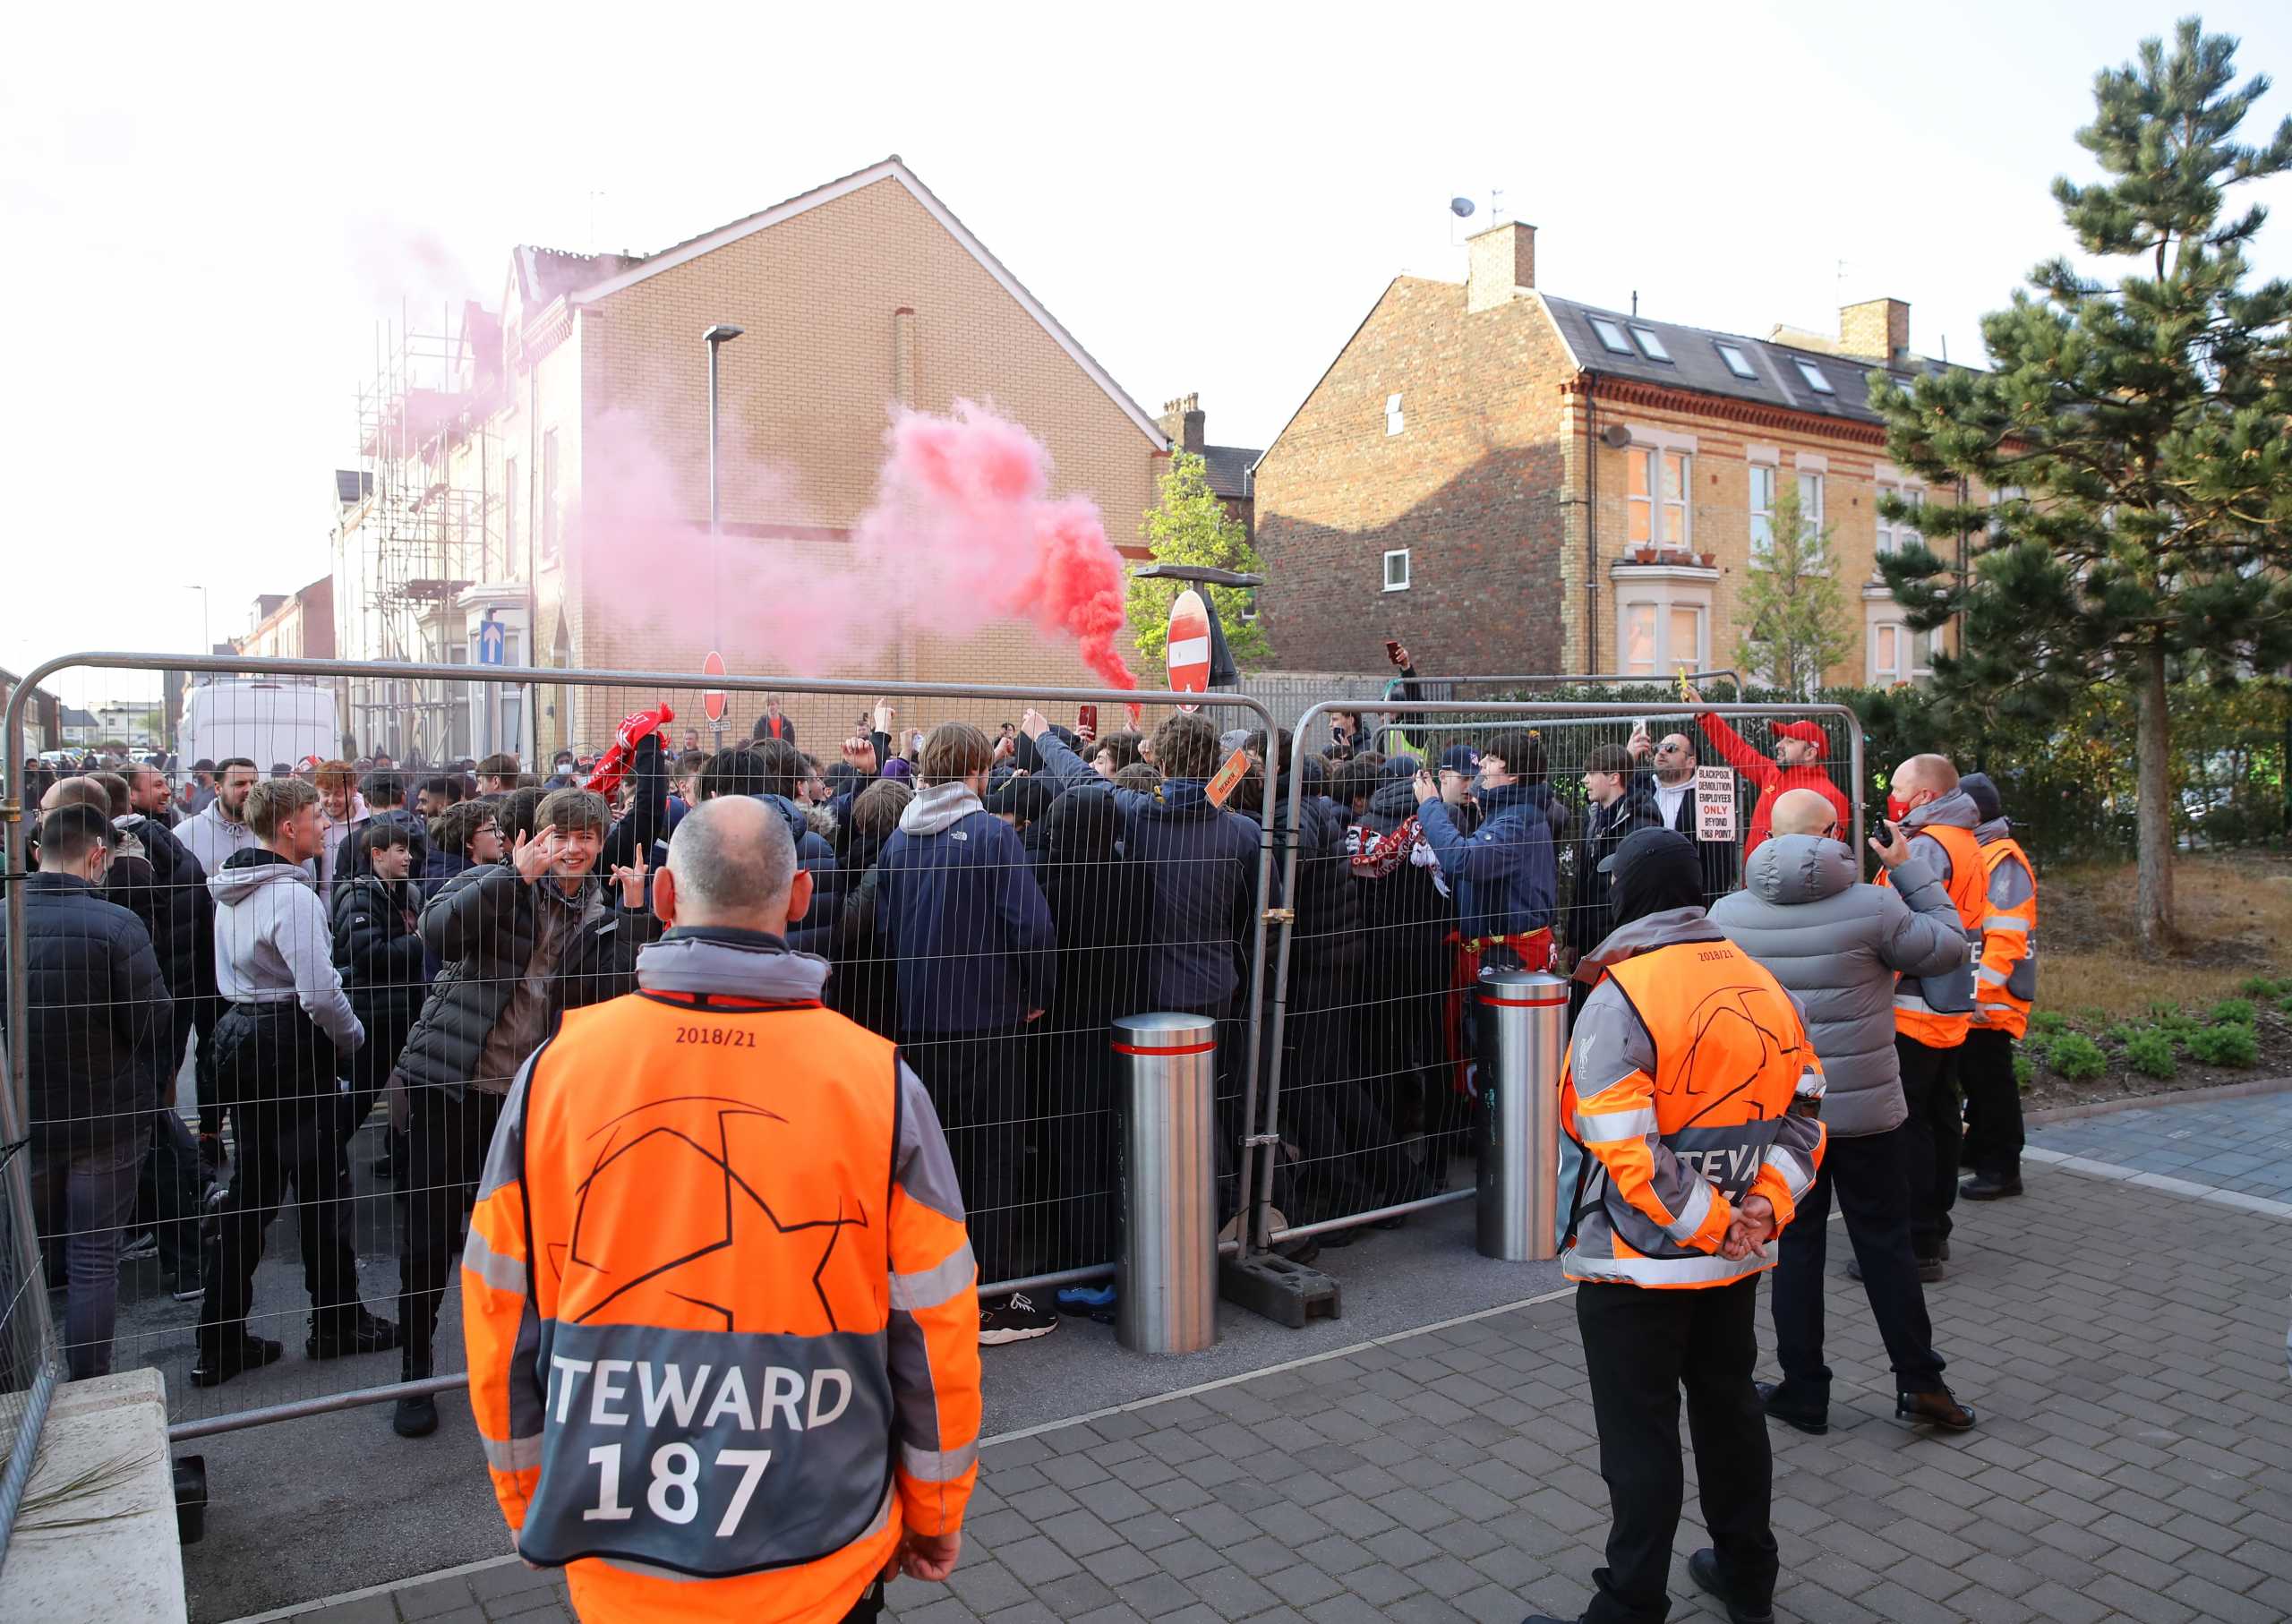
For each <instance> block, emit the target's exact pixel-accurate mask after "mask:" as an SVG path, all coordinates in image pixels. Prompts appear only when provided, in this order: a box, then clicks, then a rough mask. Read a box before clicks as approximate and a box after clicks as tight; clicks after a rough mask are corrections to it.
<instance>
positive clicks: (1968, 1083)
mask: <svg viewBox="0 0 2292 1624" xmlns="http://www.w3.org/2000/svg"><path fill="white" fill-rule="evenodd" d="M1958 1077H1959V1080H1960V1081H1962V1082H1963V1083H1964V1084H1965V1090H1966V1143H1965V1153H1966V1159H1967V1160H1969V1161H1971V1163H1972V1164H1973V1170H1974V1171H1975V1172H1976V1173H1980V1174H1984V1175H1988V1177H1990V1178H1993V1179H1998V1180H2001V1181H2002V1180H2005V1179H2011V1178H2019V1177H2021V1176H2022V1089H2021V1085H2020V1084H2019V1083H2017V1082H2015V1081H2014V1039H2012V1038H2011V1037H2009V1036H2008V1035H2007V1034H2006V1033H2005V1032H2004V1031H2002V1030H1999V1029H1998V1028H1997V1027H1994V1026H1977V1027H1975V1028H1974V1029H1973V1030H1971V1031H1970V1032H1968V1033H1967V1034H1966V1041H1965V1047H1963V1048H1962V1049H1960V1050H1959V1051H1958Z"/></svg>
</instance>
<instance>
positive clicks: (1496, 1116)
mask: <svg viewBox="0 0 2292 1624" xmlns="http://www.w3.org/2000/svg"><path fill="white" fill-rule="evenodd" d="M1567 1047H1568V983H1567V982H1565V981H1563V980H1561V979H1560V978H1559V977H1558V976H1548V975H1545V974H1544V972H1543V971H1541V970H1491V971H1489V972H1488V973H1486V974H1484V975H1483V976H1482V977H1481V979H1480V1121H1481V1138H1480V1209H1479V1220H1480V1221H1479V1226H1478V1228H1479V1236H1478V1239H1479V1244H1480V1255H1481V1256H1483V1257H1484V1258H1495V1259H1498V1260H1500V1261H1503V1262H1507V1263H1527V1262H1542V1261H1545V1260H1547V1259H1550V1258H1555V1257H1558V1256H1559V1255H1560V1232H1559V1223H1558V1213H1557V1211H1556V1204H1557V1202H1558V1200H1559V1192H1558V1189H1557V1185H1558V1184H1559V1180H1560V1070H1561V1062H1562V1061H1563V1060H1564V1059H1565V1058H1566V1056H1567Z"/></svg>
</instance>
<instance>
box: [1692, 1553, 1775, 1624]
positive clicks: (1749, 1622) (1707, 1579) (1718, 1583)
mask: <svg viewBox="0 0 2292 1624" xmlns="http://www.w3.org/2000/svg"><path fill="white" fill-rule="evenodd" d="M1687 1577H1689V1578H1691V1579H1693V1580H1694V1581H1695V1583H1696V1586H1697V1588H1698V1589H1700V1590H1701V1591H1703V1592H1704V1594H1706V1595H1715V1596H1717V1597H1718V1598H1719V1604H1720V1605H1721V1606H1722V1607H1724V1608H1725V1609H1726V1610H1727V1618H1728V1621H1729V1624H1775V1609H1774V1607H1773V1606H1772V1605H1770V1604H1768V1603H1763V1602H1743V1601H1738V1600H1737V1599H1736V1598H1735V1597H1734V1596H1733V1595H1732V1594H1730V1593H1729V1591H1728V1589H1727V1584H1726V1581H1725V1579H1723V1577H1720V1573H1719V1553H1718V1552H1717V1551H1710V1550H1704V1551H1697V1552H1696V1553H1695V1554H1694V1555H1693V1556H1690V1557H1689V1558H1688V1559H1687Z"/></svg>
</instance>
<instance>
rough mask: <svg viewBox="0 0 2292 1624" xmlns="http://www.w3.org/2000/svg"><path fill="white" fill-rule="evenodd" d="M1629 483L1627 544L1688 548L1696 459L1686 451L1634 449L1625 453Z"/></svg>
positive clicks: (1626, 525) (1625, 528)
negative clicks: (1689, 493) (1690, 497)
mask: <svg viewBox="0 0 2292 1624" xmlns="http://www.w3.org/2000/svg"><path fill="white" fill-rule="evenodd" d="M1624 458H1625V460H1626V462H1627V463H1628V464H1629V470H1630V474H1629V483H1628V484H1627V485H1626V487H1625V491H1624V506H1625V509H1626V511H1627V517H1626V521H1625V526H1624V534H1625V540H1626V542H1627V543H1629V545H1631V546H1634V547H1685V546H1686V545H1687V544H1688V542H1689V534H1688V530H1689V526H1688V500H1687V494H1688V491H1689V488H1690V485H1689V481H1690V479H1691V477H1692V475H1693V472H1694V459H1693V458H1692V457H1690V456H1689V454H1688V453H1687V452H1685V451H1667V450H1661V449H1657V448H1655V447H1653V446H1633V447H1631V448H1629V449H1628V450H1626V451H1625V452H1624Z"/></svg>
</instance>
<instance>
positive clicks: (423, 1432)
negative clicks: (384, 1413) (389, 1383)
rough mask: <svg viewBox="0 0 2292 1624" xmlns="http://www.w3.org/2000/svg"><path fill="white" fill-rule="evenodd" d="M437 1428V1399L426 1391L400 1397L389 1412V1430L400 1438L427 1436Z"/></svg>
mask: <svg viewBox="0 0 2292 1624" xmlns="http://www.w3.org/2000/svg"><path fill="white" fill-rule="evenodd" d="M437 1430H438V1401H437V1400H436V1399H435V1398H432V1397H430V1395H429V1394H427V1393H421V1394H417V1395H416V1396H415V1397H412V1398H401V1399H399V1400H398V1407H397V1408H396V1409H394V1410H392V1411H391V1412H390V1431H391V1432H396V1433H397V1434H398V1436H399V1437H400V1438H427V1437H429V1436H430V1434H431V1433H432V1432H436V1431H437Z"/></svg>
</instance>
